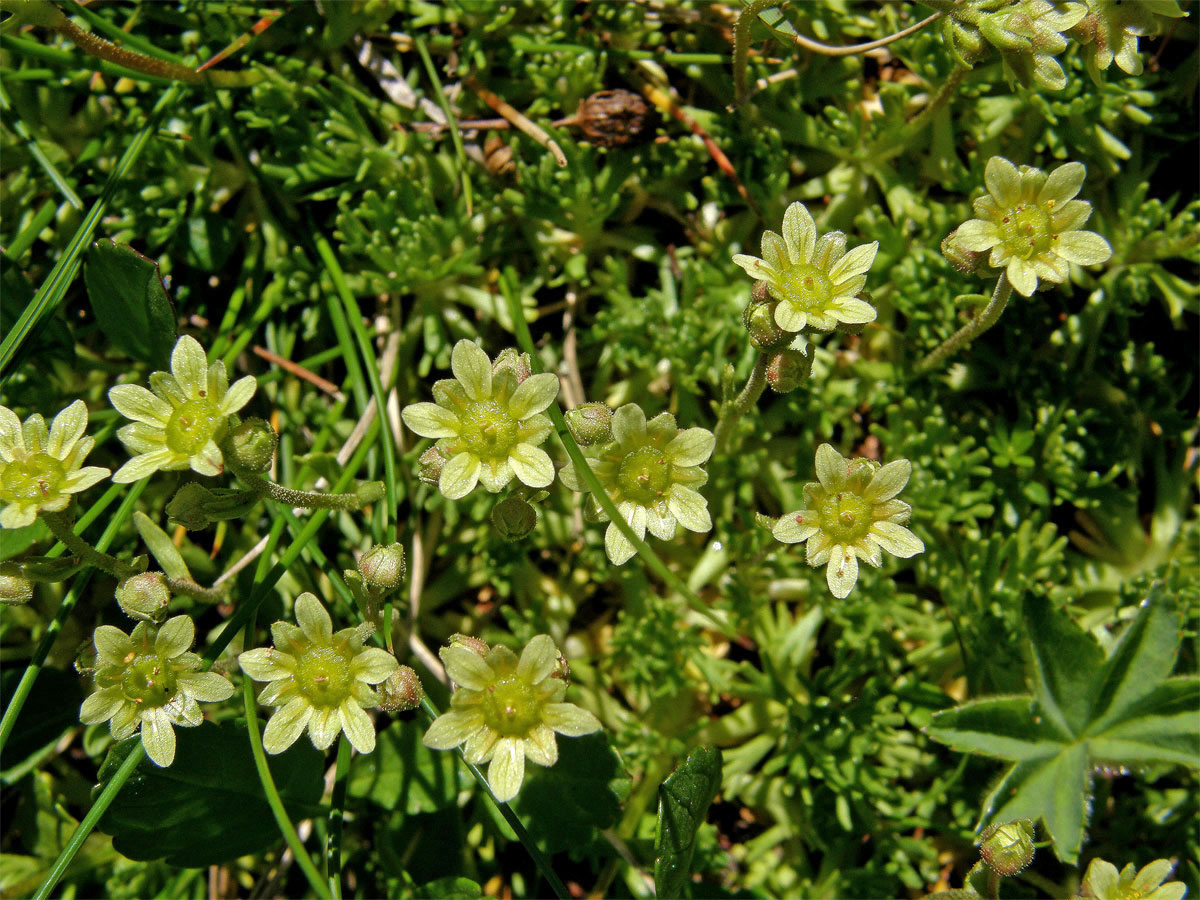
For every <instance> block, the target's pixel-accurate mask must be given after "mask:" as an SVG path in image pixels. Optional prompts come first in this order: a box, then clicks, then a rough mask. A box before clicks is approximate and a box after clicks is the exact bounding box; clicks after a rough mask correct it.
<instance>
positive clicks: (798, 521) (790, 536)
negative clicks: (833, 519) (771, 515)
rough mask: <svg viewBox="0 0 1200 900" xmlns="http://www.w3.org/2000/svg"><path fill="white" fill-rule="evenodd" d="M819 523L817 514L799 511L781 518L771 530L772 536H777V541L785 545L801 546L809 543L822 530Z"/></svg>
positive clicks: (803, 510) (804, 510)
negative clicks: (803, 543) (806, 542)
mask: <svg viewBox="0 0 1200 900" xmlns="http://www.w3.org/2000/svg"><path fill="white" fill-rule="evenodd" d="M817 522H818V519H817V515H816V513H813V512H810V511H809V510H806V509H798V510H795V511H794V512H790V513H784V514H783V515H782V516H780V518H779V520H778V521H777V522H776V523H775V525H774V526H773V527H772V528H771V534H773V535H774V536H775V540H777V541H781V542H783V543H785V544H799V543H802V542H803V541H807V540H808V539H809V538H810V537H812V536H813V535H814V534H816V533H817V532H818V531H819V530H820V528H819V526H818V525H817Z"/></svg>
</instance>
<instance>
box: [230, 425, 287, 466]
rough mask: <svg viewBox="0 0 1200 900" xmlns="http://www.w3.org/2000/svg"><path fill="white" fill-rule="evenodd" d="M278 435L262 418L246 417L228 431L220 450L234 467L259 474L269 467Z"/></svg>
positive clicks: (277, 441)
mask: <svg viewBox="0 0 1200 900" xmlns="http://www.w3.org/2000/svg"><path fill="white" fill-rule="evenodd" d="M277 446H279V436H278V435H277V434H275V429H273V428H272V427H271V426H270V425H269V424H268V423H267V422H266V421H265V420H263V419H247V420H246V421H244V422H243V423H242V424H241V425H239V426H238V427H237V428H235V429H233V431H231V432H230V433H229V437H227V438H226V439H225V444H224V446H223V447H222V452H224V453H225V455H226V457H227V458H228V459H229V462H230V463H232V466H233V468H235V469H244V470H245V471H247V472H253V473H255V474H256V475H261V474H263V473H264V472H266V471H267V470H268V469H270V468H271V460H273V459H274V458H275V448H276V447H277Z"/></svg>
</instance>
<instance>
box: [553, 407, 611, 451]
mask: <svg viewBox="0 0 1200 900" xmlns="http://www.w3.org/2000/svg"><path fill="white" fill-rule="evenodd" d="M563 418H565V419H566V420H567V428H569V429H570V430H571V437H573V438H575V442H576V443H577V444H579V446H581V447H590V446H592V445H593V444H607V443H608V442H609V441H611V440H612V410H611V409H609V408H608V404H606V403H600V402H599V401H596V402H592V403H581V404H579V405H578V406H577V407H575V408H574V409H571V410H567V414H566V415H565V416H564V417H563Z"/></svg>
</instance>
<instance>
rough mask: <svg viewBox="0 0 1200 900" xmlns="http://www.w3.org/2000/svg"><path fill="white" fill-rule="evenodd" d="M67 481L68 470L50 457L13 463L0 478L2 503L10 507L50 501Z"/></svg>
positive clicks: (34, 456)
mask: <svg viewBox="0 0 1200 900" xmlns="http://www.w3.org/2000/svg"><path fill="white" fill-rule="evenodd" d="M66 477H67V469H66V466H64V465H63V464H62V462H60V461H59V460H57V459H55V458H54V457H53V456H51V455H50V454H49V453H34V454H33V455H32V456H30V457H29V458H28V459H25V460H13V461H12V462H10V463H9V464H8V465H7V466H5V467H4V473H3V474H2V475H0V499H3V500H4V501H5V502H7V503H21V502H22V501H24V502H27V503H28V502H35V503H36V502H39V501H44V500H49V499H50V498H51V497H52V496H53V495H55V494H57V493H58V492H59V487H60V486H61V485H62V482H63V479H65V478H66Z"/></svg>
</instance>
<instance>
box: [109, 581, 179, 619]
mask: <svg viewBox="0 0 1200 900" xmlns="http://www.w3.org/2000/svg"><path fill="white" fill-rule="evenodd" d="M116 596H117V605H118V606H120V607H121V609H122V611H123V612H124V613H125V615H127V616H129V617H130V618H131V619H137V620H138V621H139V622H155V623H157V622H161V621H163V619H165V618H166V617H167V607H168V606H169V605H170V603H171V589H170V588H169V587H167V577H166V576H165V575H163V573H162V572H143V573H142V574H141V575H134V576H133V577H132V578H126V579H125V580H124V581H122V582H121V583H120V584H118V585H117V591H116Z"/></svg>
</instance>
